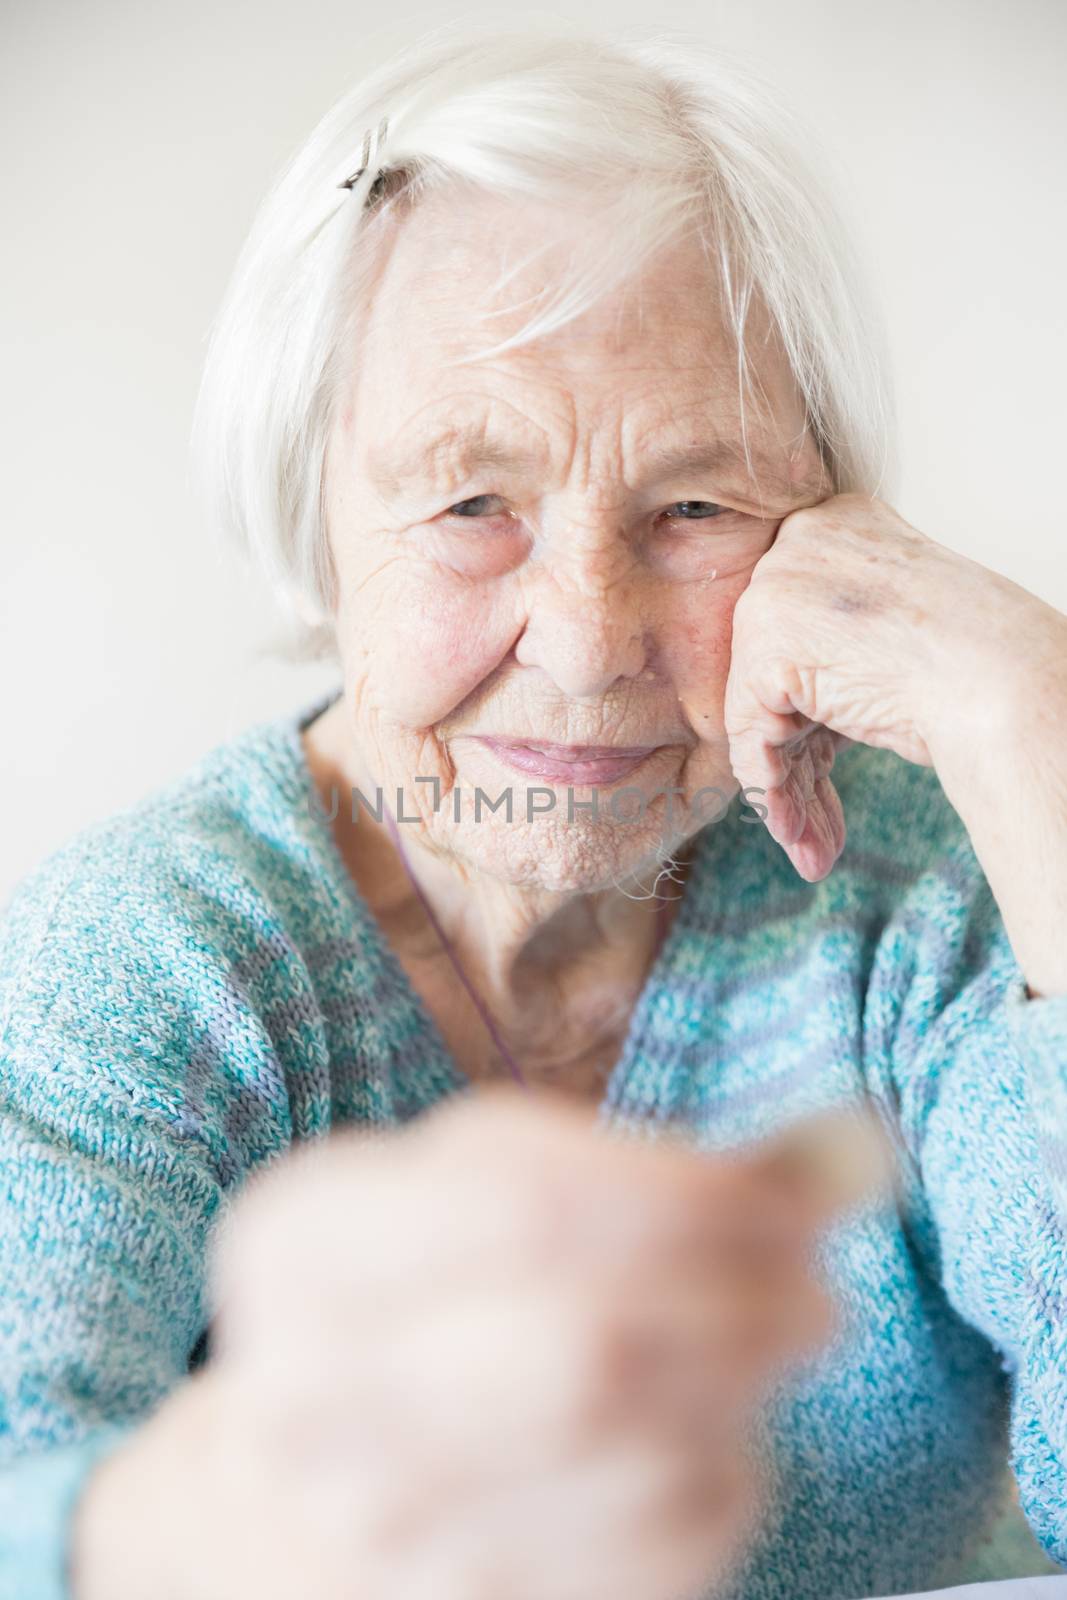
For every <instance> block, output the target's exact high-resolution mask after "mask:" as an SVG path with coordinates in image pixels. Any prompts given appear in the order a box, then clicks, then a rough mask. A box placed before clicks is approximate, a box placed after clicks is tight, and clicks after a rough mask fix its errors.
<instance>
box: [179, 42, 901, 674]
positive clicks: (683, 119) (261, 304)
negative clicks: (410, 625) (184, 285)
mask: <svg viewBox="0 0 1067 1600" xmlns="http://www.w3.org/2000/svg"><path fill="white" fill-rule="evenodd" d="M383 118H384V119H386V122H385V123H384V124H383V121H382V119H383ZM368 133H370V135H371V139H370V160H369V164H368V167H367V170H366V171H365V172H363V174H362V175H361V176H360V177H359V178H358V179H356V181H355V183H354V185H353V186H352V187H351V188H346V187H343V185H344V183H345V181H346V180H348V179H349V178H350V177H351V176H352V174H353V172H354V171H355V170H356V169H358V168H359V166H360V164H361V156H362V155H363V152H364V151H365V149H366V148H367V144H366V138H365V136H366V135H367V134H368ZM379 135H382V137H381V140H380V142H379V141H378V136H379ZM811 137H812V136H811V134H810V132H809V131H808V130H805V129H804V128H803V127H802V126H801V125H799V124H798V123H797V122H796V120H795V118H794V116H793V114H792V113H791V112H790V111H788V110H787V109H786V108H784V107H783V105H782V104H781V101H780V99H779V97H778V94H777V92H776V90H775V89H774V88H773V87H771V86H770V85H769V84H768V83H766V82H765V81H763V80H762V79H761V78H760V77H759V76H758V75H757V74H756V73H755V72H754V70H753V68H752V67H751V65H750V64H749V63H747V62H742V61H741V60H739V59H738V58H737V57H728V56H726V55H724V54H723V52H721V51H719V50H716V49H714V48H713V47H711V46H710V45H708V44H705V43H704V42H702V41H701V40H700V39H698V38H693V37H690V36H689V35H687V34H682V33H679V32H678V31H677V30H674V29H668V30H664V29H660V28H647V27H629V28H625V29H621V30H618V31H613V32H612V33H610V34H602V33H589V32H587V31H585V30H584V29H582V28H580V27H575V26H571V25H568V24H565V23H561V22H560V21H558V20H554V21H553V22H552V23H551V25H550V26H548V27H546V26H544V25H543V24H534V25H529V24H526V25H523V26H521V27H518V28H496V27H492V28H486V27H485V26H483V25H480V24H474V25H471V24H469V23H465V22H461V23H458V24H457V23H455V22H453V23H448V24H446V25H445V26H444V27H442V28H437V29H434V30H433V31H431V32H430V33H427V34H424V35H423V36H422V37H421V38H420V39H418V40H417V41H416V42H415V43H414V44H412V45H410V46H408V47H406V48H405V49H403V50H402V51H400V52H399V53H398V54H396V55H394V56H393V57H392V58H390V59H389V60H388V61H386V62H385V63H384V64H383V65H381V66H379V67H378V68H377V69H376V70H375V71H374V72H372V73H371V74H369V75H368V76H365V77H363V78H362V79H361V80H360V81H359V82H358V83H357V84H356V85H355V86H354V87H353V88H352V89H350V90H349V91H348V92H347V93H346V94H345V95H344V96H343V97H342V98H341V100H339V101H338V102H337V103H336V104H335V105H334V106H333V108H332V109H331V110H330V111H329V112H327V114H326V116H325V117H323V119H322V121H321V122H320V123H319V125H318V126H317V127H316V128H315V130H314V131H313V133H312V134H311V135H310V137H309V138H308V139H307V140H306V142H305V143H304V144H303V145H302V146H301V148H300V149H299V150H298V151H297V152H296V153H295V155H294V156H293V157H292V158H291V159H290V161H289V162H288V163H287V165H286V166H285V167H284V168H283V170H282V171H281V173H280V174H279V176H278V177H277V179H276V180H275V182H274V184H273V186H272V187H271V189H270V190H269V192H268V194H267V195H266V197H265V199H264V200H263V202H262V204H261V206H260V208H259V210H258V212H257V214H256V217H255V220H254V222H253V225H252V228H251V230H250V233H249V235H248V238H247V240H246V242H245V245H244V248H243V250H242V252H241V255H240V257H239V259H238V262H237V265H236V267H235V269H234V273H233V277H232V279H231V281H230V284H229V287H228V289H227V292H226V295H225V297H224V299H223V302H222V305H221V307H220V310H219V313H218V316H217V318H216V320H215V323H214V325H213V329H212V334H211V339H210V344H209V349H208V353H207V359H206V364H205V370H204V375H203V381H202V385H201V389H200V395H199V398H198V401H197V407H196V415H195V418H194V423H193V438H192V447H193V481H194V487H195V489H196V490H197V492H198V494H199V496H200V499H201V501H202V504H203V507H204V509H205V511H206V513H207V515H208V517H209V519H210V521H211V522H212V524H213V525H214V526H215V527H216V528H217V529H218V530H219V531H220V532H221V533H222V534H223V535H224V536H225V537H227V538H229V539H232V540H235V541H236V543H237V546H238V547H239V548H240V549H241V550H242V551H243V552H245V554H246V555H247V556H248V557H249V558H250V559H251V560H252V561H253V562H254V563H255V564H256V565H258V567H259V568H260V570H261V572H262V573H263V574H264V576H265V577H266V579H267V581H268V583H269V585H270V587H271V590H272V591H273V593H274V594H275V595H276V596H277V599H278V602H279V606H280V609H281V611H282V612H283V613H284V614H285V616H286V619H287V621H288V624H289V626H290V629H291V630H293V629H295V632H291V634H290V643H289V647H288V649H287V650H286V649H285V647H284V646H283V653H287V654H289V655H290V657H296V658H298V659H309V658H321V657H324V656H330V655H333V654H334V653H335V642H334V635H333V626H332V620H331V618H332V610H333V603H334V598H335V597H334V594H333V582H334V578H333V572H332V563H331V561H330V558H329V550H328V544H327V534H326V526H325V518H324V510H323V504H324V502H323V479H324V463H325V459H326V446H327V441H328V438H329V434H330V429H331V426H332V421H333V417H334V407H335V404H336V402H337V399H338V396H339V394H340V392H341V386H342V384H343V382H344V371H343V364H344V360H345V359H346V357H345V354H344V353H345V352H348V354H347V359H349V360H351V359H352V356H351V350H352V339H351V335H352V333H353V331H354V330H355V331H356V332H357V333H358V326H359V323H358V319H359V317H360V315H361V310H362V307H363V304H364V298H363V297H364V294H365V292H366V291H367V289H368V286H369V285H370V284H371V283H372V281H373V275H374V272H375V269H376V265H377V264H378V262H379V260H380V258H381V250H382V245H383V242H384V240H385V238H386V233H385V228H386V223H387V221H388V219H389V218H390V216H392V217H393V218H394V220H395V221H396V220H400V219H402V218H403V216H404V215H406V214H408V212H409V210H410V208H412V207H414V206H417V205H418V202H419V198H420V196H422V195H424V194H426V193H429V192H431V191H435V190H440V189H442V188H444V187H446V186H448V187H450V188H451V189H452V191H453V192H454V193H457V194H458V195H459V196H460V197H462V193H463V191H464V189H466V190H467V192H468V193H469V192H471V186H473V188H474V189H475V190H478V191H487V192H489V193H491V194H494V195H499V196H502V197H506V198H512V199H516V200H519V201H522V200H523V199H526V198H532V199H538V200H545V201H547V202H549V203H551V204H555V205H562V204H563V203H564V202H565V201H567V200H570V201H571V202H572V203H574V202H577V203H578V204H579V205H580V206H581V208H582V211H581V213H580V214H582V215H584V216H586V217H588V218H589V219H590V223H589V226H588V227H587V228H585V229H584V230H582V229H579V230H577V232H578V239H577V247H576V249H575V252H574V254H573V256H572V258H571V264H570V268H569V269H568V270H567V271H566V272H565V273H564V274H563V275H562V276H559V275H557V276H554V277H553V279H552V282H551V284H550V285H549V286H548V287H549V288H550V289H551V290H552V291H554V292H553V294H552V296H551V298H550V299H549V301H548V303H547V305H546V306H545V308H544V310H543V311H542V313H541V314H539V315H536V316H535V317H533V318H532V319H531V320H530V321H529V322H528V323H527V324H525V325H524V327H523V328H522V329H521V330H520V331H519V333H517V334H516V335H515V336H514V337H513V338H511V339H508V340H506V341H503V342H501V343H499V344H497V345H495V346H493V352H494V353H497V352H500V351H503V350H505V349H509V348H513V347H515V346H516V345H518V344H521V343H525V342H527V341H528V340H530V339H533V338H536V337H537V336H538V335H540V334H544V333H548V332H550V331H552V330H553V329H555V328H558V327H561V326H564V325H565V324H566V323H567V322H569V321H570V320H571V319H572V318H573V317H575V316H577V315H579V314H580V313H581V312H582V311H583V310H585V309H586V308H587V307H589V306H591V305H592V304H594V303H595V302H596V301H597V300H598V299H599V297H600V296H602V295H603V294H605V293H606V292H607V291H608V290H609V289H611V288H612V287H613V286H615V285H617V284H619V283H621V282H623V281H625V280H626V279H627V278H628V277H629V275H631V274H633V273H636V272H637V271H638V270H639V269H640V268H641V267H642V266H643V265H644V264H645V263H646V262H647V261H648V260H649V259H650V258H651V257H652V256H653V255H654V254H655V253H657V252H658V251H660V250H662V249H663V248H664V247H665V246H666V245H668V244H669V243H671V242H672V241H675V240H677V239H679V238H680V237H682V236H684V235H692V236H694V237H698V238H700V239H701V240H702V241H703V242H704V245H705V250H706V252H707V253H708V255H709V259H713V260H714V261H715V262H716V263H717V268H718V282H719V286H720V289H721V291H722V306H723V308H724V313H725V318H726V320H727V323H728V327H729V329H730V330H732V334H733V337H734V339H735V341H736V348H737V358H738V378H739V384H740V386H741V393H742V424H743V422H744V410H743V403H744V401H743V396H744V390H745V388H746V387H748V385H749V368H748V365H747V362H746V352H745V340H744V328H745V320H746V315H747V313H748V311H749V307H750V303H751V302H752V300H753V297H756V298H757V299H758V301H759V302H760V303H761V304H762V305H763V306H764V307H765V308H766V310H767V312H768V313H769V315H770V326H771V328H772V329H773V330H774V331H775V332H776V334H777V335H778V337H779V338H780V341H781V345H782V348H783V350H784V352H785V355H786V358H787V360H788V363H789V366H790V368H791V369H792V372H793V375H794V377H795V379H796V382H797V384H798V386H799V390H800V393H801V395H802V397H803V401H804V405H805V410H806V415H807V420H808V424H809V426H810V428H811V431H812V434H813V436H814V438H815V440H816V442H817V444H818V447H819V449H820V451H821V453H822V457H823V460H824V462H825V464H826V468H827V471H828V474H829V477H830V481H831V483H832V485H833V491H834V492H836V493H844V492H849V491H857V492H860V493H867V494H881V495H883V496H887V497H889V498H892V494H893V489H892V482H891V480H892V479H893V477H894V475H895V466H894V465H893V458H894V454H895V440H894V434H895V429H894V425H893V400H892V394H891V389H890V382H889V376H888V373H889V363H888V359H887V356H886V344H885V338H884V330H883V328H882V325H881V321H880V318H879V316H878V315H877V314H876V313H875V311H874V309H873V305H872V304H871V303H870V302H869V301H868V298H867V288H866V284H865V281H864V273H863V271H862V270H861V268H860V263H859V257H858V256H857V254H856V251H855V248H854V246H853V244H852V242H851V241H850V239H849V238H848V236H847V235H846V232H845V230H844V228H843V227H842V225H841V222H840V219H839V214H838V211H837V209H836V206H835V203H834V201H833V200H832V199H831V197H830V195H829V193H828V191H827V189H826V187H825V185H824V183H822V182H820V181H819V180H817V179H816V178H815V177H814V175H813V172H812V166H811V164H810V162H809V160H808V158H807V157H806V155H805V154H804V146H805V143H806V141H809V140H810V139H811ZM824 164H825V163H824ZM583 233H584V238H583ZM716 314H719V315H722V314H723V312H717V313H716ZM485 354H486V352H485V351H482V352H479V353H478V358H481V357H483V356H484V355H485ZM468 359H476V358H474V357H471V358H468ZM745 442H746V450H747V438H746V441H745Z"/></svg>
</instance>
